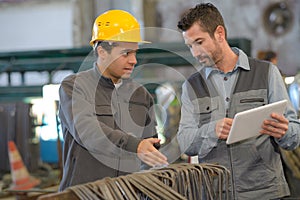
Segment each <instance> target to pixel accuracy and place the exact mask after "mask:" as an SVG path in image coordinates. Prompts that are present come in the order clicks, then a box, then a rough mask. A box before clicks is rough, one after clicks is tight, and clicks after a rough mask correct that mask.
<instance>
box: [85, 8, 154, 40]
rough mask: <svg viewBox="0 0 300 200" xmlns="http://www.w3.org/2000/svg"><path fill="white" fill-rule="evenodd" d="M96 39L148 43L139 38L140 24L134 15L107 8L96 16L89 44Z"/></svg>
mask: <svg viewBox="0 0 300 200" xmlns="http://www.w3.org/2000/svg"><path fill="white" fill-rule="evenodd" d="M98 40H100V41H103V40H107V41H118V42H138V43H150V42H148V41H143V40H142V39H141V33H140V25H139V23H138V21H137V20H136V19H135V17H133V16H132V15H131V14H130V13H128V12H126V11H123V10H109V11H107V12H105V13H103V14H101V15H99V16H98V17H97V18H96V20H95V22H94V26H93V32H92V39H91V41H90V45H92V46H93V45H94V42H95V41H98Z"/></svg>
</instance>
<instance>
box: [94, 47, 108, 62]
mask: <svg viewBox="0 0 300 200" xmlns="http://www.w3.org/2000/svg"><path fill="white" fill-rule="evenodd" d="M96 50H97V53H98V56H99V58H101V59H102V60H103V59H105V57H106V56H107V51H106V50H105V49H103V48H102V47H101V46H100V45H99V46H98V47H97V49H96Z"/></svg>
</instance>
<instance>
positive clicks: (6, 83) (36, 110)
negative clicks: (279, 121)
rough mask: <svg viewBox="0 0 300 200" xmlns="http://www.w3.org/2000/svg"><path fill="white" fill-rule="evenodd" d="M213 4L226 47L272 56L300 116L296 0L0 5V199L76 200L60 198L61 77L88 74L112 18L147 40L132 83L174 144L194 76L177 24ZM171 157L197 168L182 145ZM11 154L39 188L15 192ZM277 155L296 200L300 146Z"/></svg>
mask: <svg viewBox="0 0 300 200" xmlns="http://www.w3.org/2000/svg"><path fill="white" fill-rule="evenodd" d="M207 2H211V3H213V4H214V5H215V6H216V7H217V8H218V9H219V10H220V12H221V13H222V15H223V17H224V21H225V24H226V26H227V38H228V43H229V45H230V46H232V47H238V48H239V49H242V50H243V51H244V52H245V53H246V54H247V55H248V56H250V57H253V58H257V59H261V60H265V59H266V55H267V54H268V53H269V52H274V53H275V54H276V59H277V60H276V66H277V67H278V68H279V71H280V72H281V75H282V79H283V80H284V84H285V86H286V90H287V92H288V94H289V97H290V101H291V103H292V106H293V107H294V109H295V110H296V112H297V114H298V115H299V113H300V56H299V50H300V1H298V0H264V1H258V0H256V1H249V0H223V1H222V0H210V1H203V0H189V1H185V0H84V1H83V0H51V1H47V0H0V24H1V33H0V35H1V37H0V199H5V200H9V199H44V200H45V199H80V198H78V197H77V198H75V197H74V196H72V195H71V194H70V193H71V192H70V191H71V190H68V193H66V192H65V193H63V194H61V192H59V191H58V187H59V184H60V181H61V178H62V173H63V159H62V156H63V150H64V149H63V147H64V136H63V133H62V128H61V126H60V118H59V115H58V111H59V105H60V98H59V93H58V91H59V87H60V83H61V81H62V80H63V79H64V78H65V77H67V76H68V75H70V74H73V73H77V72H81V71H85V70H87V69H89V68H91V67H92V65H93V62H95V54H94V51H93V48H92V47H91V46H90V40H91V34H92V28H93V22H94V20H95V18H96V17H97V16H98V15H99V14H101V13H104V12H105V11H108V10H111V9H121V10H125V11H127V12H129V13H131V14H132V15H133V16H135V17H136V19H137V20H138V22H139V24H140V26H141V35H142V37H143V40H146V41H151V43H150V44H141V45H140V46H139V50H138V52H137V54H136V58H137V64H136V66H135V69H134V73H133V74H132V75H133V79H134V80H136V81H137V82H138V83H140V84H142V85H143V86H145V88H146V89H147V90H148V91H149V92H150V94H151V95H152V96H153V97H154V100H155V103H156V104H157V105H158V106H159V108H160V110H158V111H157V113H156V117H157V127H156V128H157V129H156V130H157V132H158V137H159V138H160V139H161V142H160V143H161V147H164V146H167V145H174V144H173V143H172V141H173V140H174V139H176V133H177V130H178V126H179V121H180V108H181V103H180V98H181V93H182V90H181V89H182V84H183V82H184V81H185V80H186V79H187V78H188V77H189V76H190V75H191V74H193V73H194V72H195V71H197V69H198V64H197V63H198V62H197V60H196V59H195V58H193V56H192V54H191V52H190V50H189V48H188V47H187V46H186V45H185V44H184V40H183V38H182V33H181V32H180V31H179V30H178V28H177V22H178V21H179V19H180V17H181V16H182V15H183V14H184V13H185V12H186V11H187V10H188V9H189V8H192V7H194V6H195V5H196V4H198V3H207ZM175 145H176V144H175ZM12 151H14V152H12ZM172 151H174V154H176V155H174V156H173V157H172V159H171V162H170V163H174V164H192V163H197V162H198V159H197V156H188V155H186V154H184V153H183V154H180V153H177V151H178V146H176V147H174V150H172ZM14 153H19V154H20V155H19V156H17V157H18V159H19V160H18V162H19V163H21V164H22V170H24V171H25V172H24V173H28V175H29V176H30V179H34V180H35V181H37V182H38V183H37V184H33V185H34V186H33V187H30V188H29V189H28V188H26V189H23V188H22V187H21V188H20V189H18V188H17V187H15V188H14V187H13V186H14V185H15V184H16V183H15V181H16V179H18V176H19V174H18V173H13V172H12V170H13V167H12V160H11V157H12V156H11V155H10V154H14ZM280 153H281V158H282V163H283V165H284V167H283V169H284V173H285V177H286V179H287V182H288V184H289V189H290V193H291V194H290V196H287V197H285V198H283V199H300V147H298V148H297V149H295V150H293V151H286V150H283V149H282V150H280ZM208 166H209V165H208ZM205 167H207V166H203V168H205ZM211 167H212V168H213V169H215V170H219V171H220V170H221V169H219V168H218V169H217V167H215V166H211ZM205 169H206V168H205ZM190 171H192V169H190ZM219 171H218V172H219ZM216 173H217V172H216ZM222 173H223V172H222ZM31 181H32V182H34V181H33V180H31ZM146 182H147V181H145V184H146ZM165 182H167V181H166V180H165ZM150 185H151V184H150ZM136 187H137V188H138V186H136ZM166 191H168V190H166ZM157 192H158V193H159V192H160V191H159V189H157ZM172 192H173V191H170V193H172ZM152 193H153V191H152ZM172 194H173V193H172ZM145 195H146V194H145ZM123 196H124V195H123ZM139 197H140V199H151V198H147V197H145V196H139ZM99 199H101V198H99ZM112 199H113V198H112ZM124 199H130V198H124ZM152 199H155V198H154V197H153V198H152ZM158 199H159V198H158ZM178 199H180V198H178ZM187 199H194V198H193V197H189V198H187ZM262 200H264V198H263V197H262Z"/></svg>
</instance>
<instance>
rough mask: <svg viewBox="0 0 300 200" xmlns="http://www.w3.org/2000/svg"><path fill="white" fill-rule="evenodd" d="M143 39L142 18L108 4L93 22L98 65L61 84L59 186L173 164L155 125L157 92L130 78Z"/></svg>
mask: <svg viewBox="0 0 300 200" xmlns="http://www.w3.org/2000/svg"><path fill="white" fill-rule="evenodd" d="M138 43H147V41H143V40H142V39H141V35H140V26H139V23H138V21H137V20H136V19H135V18H134V17H133V16H132V15H131V14H130V13H128V12H125V11H122V10H109V11H107V12H105V13H103V14H102V15H100V16H98V18H97V19H96V20H95V22H94V26H93V33H92V39H91V41H90V44H91V45H92V46H93V48H94V51H95V54H96V56H97V60H96V62H95V63H94V66H93V68H91V69H88V70H86V71H82V72H78V73H77V74H72V75H70V76H68V77H66V78H65V79H64V80H63V81H62V83H61V87H60V90H59V94H60V108H59V117H60V120H61V127H62V132H63V135H64V152H63V163H64V169H63V177H62V180H61V183H60V188H59V190H64V189H65V188H67V187H69V186H72V185H77V184H83V183H87V182H92V181H96V180H98V179H102V178H104V177H116V176H120V175H125V174H128V173H131V172H136V171H139V170H140V169H142V167H141V166H148V167H149V166H150V167H153V166H161V165H166V164H168V162H167V158H166V157H165V156H164V155H163V154H162V153H160V152H159V151H158V150H157V148H155V146H156V144H158V143H159V141H160V140H159V139H158V138H157V134H156V131H155V118H154V113H153V109H152V106H153V104H154V101H153V98H152V97H151V95H150V94H149V92H148V91H147V90H146V89H145V88H144V87H143V86H142V85H140V84H138V83H136V82H134V81H133V80H132V79H130V75H131V73H132V71H133V69H134V66H135V64H136V63H137V59H136V52H137V50H138Z"/></svg>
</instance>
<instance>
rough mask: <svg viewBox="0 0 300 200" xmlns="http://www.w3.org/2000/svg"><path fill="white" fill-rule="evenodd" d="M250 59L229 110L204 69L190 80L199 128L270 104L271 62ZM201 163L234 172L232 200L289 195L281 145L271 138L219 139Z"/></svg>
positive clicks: (189, 86) (261, 136) (190, 89)
mask: <svg viewBox="0 0 300 200" xmlns="http://www.w3.org/2000/svg"><path fill="white" fill-rule="evenodd" d="M248 59H249V64H250V70H244V69H242V68H239V69H238V70H239V74H238V77H237V79H236V83H235V84H234V86H233V87H234V88H233V90H232V94H231V97H230V108H229V110H225V105H224V99H222V98H220V97H219V95H218V92H217V89H216V87H215V84H219V83H214V82H212V81H211V80H210V79H208V80H206V79H205V76H204V70H203V71H200V72H199V73H195V74H194V75H192V76H191V77H190V78H189V79H188V82H187V83H188V84H187V87H188V93H189V97H190V100H191V101H192V103H193V106H194V110H193V112H194V113H193V116H194V117H195V118H196V119H197V120H198V119H199V124H198V126H199V127H201V126H202V125H203V124H207V123H209V122H212V121H215V120H219V119H222V118H224V117H230V118H233V117H234V115H235V114H236V113H238V112H241V111H244V110H248V109H251V108H255V107H258V106H262V105H265V104H268V103H269V101H268V79H269V68H270V63H268V62H264V61H259V60H256V59H253V58H248ZM247 126H251V124H249V125H247ZM247 126H245V129H247ZM241 134H242V133H241ZM199 162H200V163H217V164H220V165H222V166H225V167H226V168H227V169H229V170H230V171H231V179H230V190H231V191H232V193H231V195H232V196H231V199H260V198H266V199H268V198H267V197H262V196H261V195H262V194H272V195H271V196H280V195H282V196H284V195H287V194H288V187H287V184H286V181H285V178H284V174H283V170H282V163H281V159H280V154H279V149H278V145H277V144H276V143H275V141H274V139H273V138H272V137H269V136H268V135H260V136H258V137H256V138H250V139H247V140H245V141H242V142H238V143H234V144H231V145H227V144H226V142H225V140H220V139H219V140H218V143H217V145H216V146H215V147H213V148H212V149H211V150H210V152H209V153H208V154H207V155H205V156H204V157H199ZM249 186H251V191H250V190H249ZM274 193H276V194H274Z"/></svg>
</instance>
